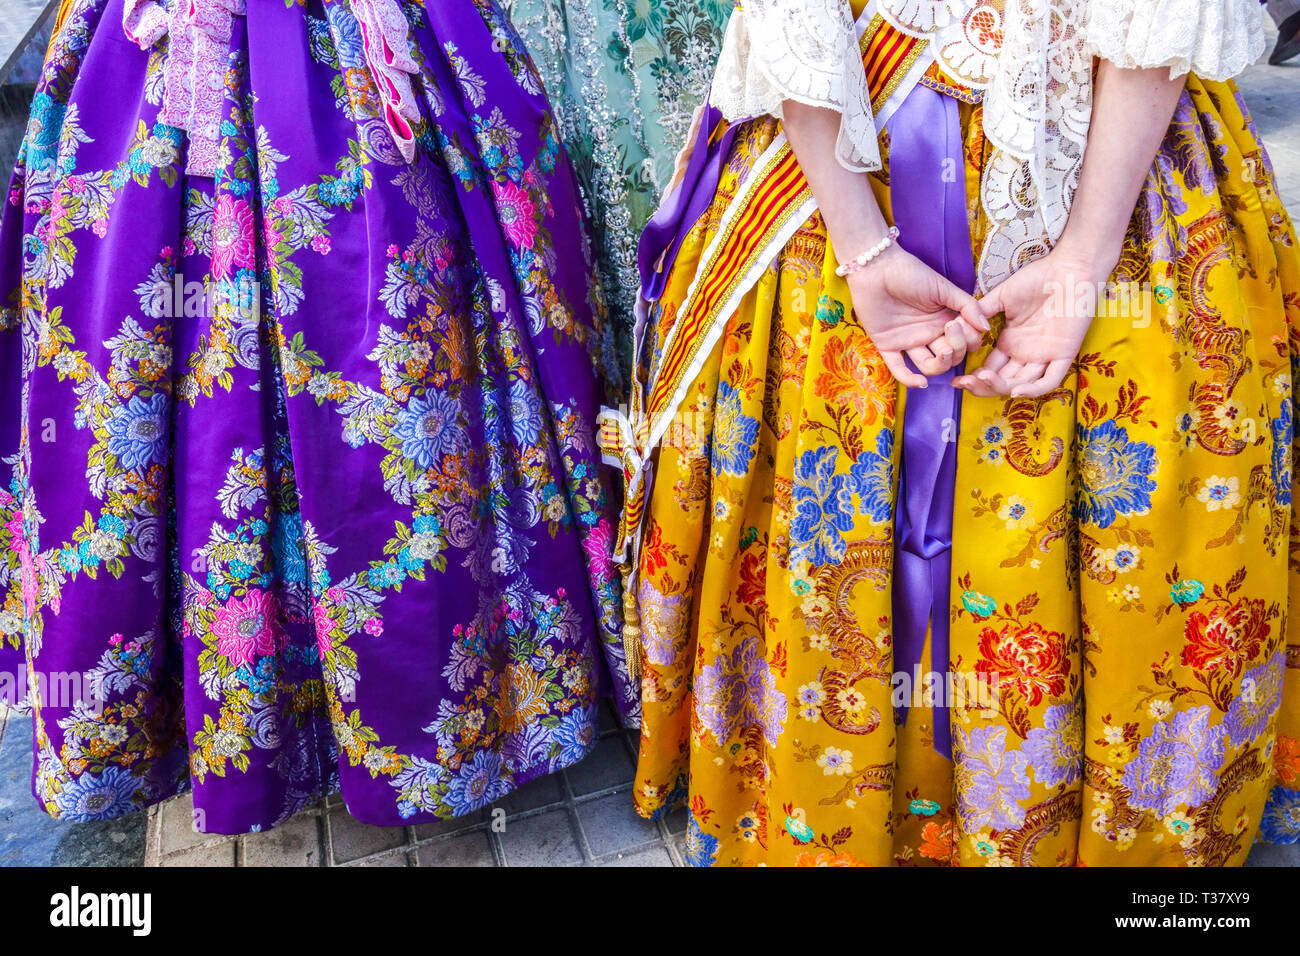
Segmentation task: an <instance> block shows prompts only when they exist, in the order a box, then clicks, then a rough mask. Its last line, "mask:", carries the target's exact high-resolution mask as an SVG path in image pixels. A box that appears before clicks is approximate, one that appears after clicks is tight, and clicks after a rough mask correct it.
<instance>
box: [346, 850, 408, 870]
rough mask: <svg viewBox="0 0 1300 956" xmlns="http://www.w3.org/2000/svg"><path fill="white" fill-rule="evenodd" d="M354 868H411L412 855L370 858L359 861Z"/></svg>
mask: <svg viewBox="0 0 1300 956" xmlns="http://www.w3.org/2000/svg"><path fill="white" fill-rule="evenodd" d="M353 865H354V866H365V867H371V866H411V854H410V853H385V854H384V855H383V856H368V857H366V858H365V859H364V860H359V861H358V862H356V863H355V864H353Z"/></svg>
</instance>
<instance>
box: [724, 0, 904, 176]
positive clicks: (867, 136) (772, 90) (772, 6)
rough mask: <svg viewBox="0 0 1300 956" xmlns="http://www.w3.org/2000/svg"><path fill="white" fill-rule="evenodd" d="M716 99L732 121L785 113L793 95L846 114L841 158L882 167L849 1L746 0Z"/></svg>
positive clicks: (731, 31) (734, 20)
mask: <svg viewBox="0 0 1300 956" xmlns="http://www.w3.org/2000/svg"><path fill="white" fill-rule="evenodd" d="M710 95H711V99H712V102H713V105H714V106H716V107H717V108H718V109H719V110H721V111H722V115H723V116H724V117H726V118H727V120H729V121H732V122H735V121H738V120H742V119H749V118H752V117H754V116H763V115H771V116H775V117H776V118H777V119H780V118H781V116H782V110H781V105H782V103H783V102H784V101H785V100H795V101H797V102H799V103H805V104H807V105H809V106H821V107H825V108H826V109H831V110H834V111H836V112H837V113H839V114H840V117H841V119H840V132H839V137H838V138H837V140H836V143H835V157H836V159H838V160H839V162H840V165H842V166H844V167H845V168H847V169H852V170H854V171H858V172H864V171H867V170H872V169H879V168H880V165H881V164H880V145H879V143H878V142H877V141H876V124H875V120H874V118H873V116H872V112H871V91H870V89H869V88H868V86H867V75H866V71H865V70H864V69H863V67H862V57H861V54H860V52H859V50H858V34H857V30H856V29H855V28H854V25H853V15H852V12H851V11H850V9H849V4H848V0H745V7H744V11H743V12H742V11H740V10H736V11H735V12H734V13H732V15H731V21H730V23H728V24H727V33H726V36H725V37H724V39H723V43H722V54H721V56H720V58H719V60H718V69H717V72H716V73H715V74H714V78H713V90H712V93H711V94H710Z"/></svg>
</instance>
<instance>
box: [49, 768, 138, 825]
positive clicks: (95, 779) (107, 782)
mask: <svg viewBox="0 0 1300 956" xmlns="http://www.w3.org/2000/svg"><path fill="white" fill-rule="evenodd" d="M141 783H142V781H141V779H140V778H139V777H136V776H135V775H134V774H132V773H131V772H130V771H129V770H127V769H126V768H125V767H107V768H105V769H104V772H103V773H99V774H95V773H83V774H81V775H80V776H76V777H73V778H72V779H71V780H70V781H68V782H67V783H65V784H64V785H63V789H62V790H61V791H59V794H58V796H57V797H56V798H55V799H56V802H57V803H58V805H59V816H60V817H61V818H62V819H64V820H70V821H72V822H74V823H89V822H91V821H93V820H108V819H111V818H113V817H118V816H121V815H122V814H124V813H128V812H130V811H131V810H132V809H133V801H132V797H134V796H135V792H136V791H137V790H139V789H140V786H141Z"/></svg>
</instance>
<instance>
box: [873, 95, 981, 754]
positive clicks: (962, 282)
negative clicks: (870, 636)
mask: <svg viewBox="0 0 1300 956" xmlns="http://www.w3.org/2000/svg"><path fill="white" fill-rule="evenodd" d="M887 125H888V127H889V131H890V135H891V140H890V147H889V169H890V187H889V195H890V202H891V204H892V206H893V211H894V224H895V225H897V226H898V228H899V231H900V233H901V236H900V239H899V243H900V244H901V245H902V246H903V248H905V249H906V250H907V251H908V252H910V253H912V255H914V256H916V257H917V258H918V259H920V260H921V261H922V262H924V263H925V264H926V265H928V266H930V268H932V269H934V270H935V271H936V272H938V273H939V274H941V275H943V276H945V277H946V278H947V279H948V280H949V281H950V282H952V283H953V284H954V285H957V286H960V287H961V288H963V289H965V290H967V291H968V292H969V291H973V290H974V288H975V257H974V255H973V254H972V253H971V244H970V226H969V224H968V223H967V219H966V215H967V214H966V179H965V166H964V163H963V156H962V136H961V114H960V112H959V108H958V104H957V101H956V100H954V99H952V98H951V97H948V96H944V95H943V94H941V93H937V92H935V91H934V90H932V89H930V88H929V87H925V86H921V85H919V84H918V85H917V86H916V87H914V88H913V89H912V91H911V92H910V93H909V94H908V95H907V99H906V100H904V101H903V104H902V106H900V107H899V109H898V112H897V113H895V114H894V115H893V116H892V117H891V118H890V120H889V123H888V124H887ZM963 365H964V363H963ZM961 368H962V366H958V367H957V368H953V369H950V370H948V371H947V372H945V373H943V374H942V375H935V376H931V377H930V387H929V388H913V389H908V392H907V401H906V403H905V405H904V408H903V433H902V448H901V450H900V455H899V466H898V472H899V485H898V500H899V502H900V504H901V508H900V509H899V512H898V516H897V521H896V529H897V542H896V548H895V554H894V582H893V610H894V671H895V673H898V672H904V673H906V674H907V675H908V678H909V680H912V681H915V680H916V678H917V677H921V679H922V681H924V675H922V674H921V673H920V663H921V656H922V653H923V651H924V649H925V633H926V627H927V625H929V629H930V669H931V670H932V671H936V672H937V673H938V674H939V675H940V676H941V678H942V681H941V685H940V687H939V688H937V690H938V700H937V701H936V704H935V707H934V710H933V714H934V749H935V750H937V751H938V752H939V753H941V754H943V755H944V756H945V757H948V758H949V759H951V758H952V730H951V727H950V726H949V714H948V707H947V696H946V695H947V687H948V680H947V672H948V628H949V620H948V595H949V582H950V580H951V576H952V515H953V497H954V494H955V484H956V478H957V428H958V424H959V422H960V421H961V390H960V389H956V388H952V387H951V384H950V383H951V382H952V380H953V378H955V377H956V376H957V375H958V374H960V373H961ZM912 692H913V693H914V694H918V693H923V692H924V684H922V687H921V688H917V687H916V686H915V685H913V688H912ZM900 718H901V719H902V720H904V721H905V720H906V719H907V703H906V702H905V703H904V704H903V706H902V708H900Z"/></svg>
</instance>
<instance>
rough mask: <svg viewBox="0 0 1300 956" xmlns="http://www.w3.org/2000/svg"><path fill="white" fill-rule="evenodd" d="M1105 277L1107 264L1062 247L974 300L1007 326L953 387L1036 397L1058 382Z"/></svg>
mask: <svg viewBox="0 0 1300 956" xmlns="http://www.w3.org/2000/svg"><path fill="white" fill-rule="evenodd" d="M1109 276H1110V268H1109V266H1106V265H1097V264H1096V260H1095V259H1093V258H1091V257H1088V256H1082V255H1075V254H1073V253H1071V252H1070V251H1068V250H1065V249H1056V250H1053V251H1052V252H1050V253H1048V254H1047V255H1046V256H1044V257H1043V258H1041V259H1036V260H1034V261H1033V262H1031V263H1029V264H1028V265H1026V266H1025V267H1024V268H1022V269H1020V271H1018V272H1016V273H1015V274H1014V275H1012V276H1011V277H1010V278H1008V279H1006V280H1005V281H1003V282H1002V283H1001V284H1000V285H998V286H996V287H995V288H994V289H993V290H992V291H990V292H989V293H988V295H986V296H984V298H982V299H980V300H979V304H980V311H981V312H982V313H983V314H984V315H985V316H986V317H989V318H991V317H993V316H995V315H997V314H998V313H999V312H1002V313H1005V314H1006V325H1005V326H1004V327H1003V329H1002V334H1001V335H999V336H998V341H997V345H996V346H994V348H993V351H992V352H990V353H989V354H988V357H987V358H986V359H985V360H984V364H983V365H982V366H981V367H980V368H979V369H977V370H975V371H974V372H973V373H972V374H969V375H962V376H959V377H958V378H956V379H954V380H953V383H952V384H953V386H954V387H956V388H965V389H968V390H969V391H970V392H971V393H972V394H975V395H982V396H990V395H1009V396H1011V397H1013V398H1031V397H1032V398H1036V397H1038V396H1041V395H1046V394H1047V393H1048V392H1050V391H1052V390H1053V389H1055V388H1057V387H1058V386H1060V384H1061V382H1063V381H1064V380H1065V376H1066V374H1067V373H1068V372H1069V371H1070V366H1071V365H1072V364H1073V363H1074V360H1075V358H1077V357H1078V355H1079V348H1080V346H1082V345H1083V339H1084V336H1086V335H1087V334H1088V328H1089V327H1090V326H1091V325H1092V319H1093V316H1094V315H1095V314H1096V311H1097V302H1098V301H1100V297H1101V296H1102V295H1104V294H1105V288H1106V281H1107V279H1108V278H1109Z"/></svg>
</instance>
